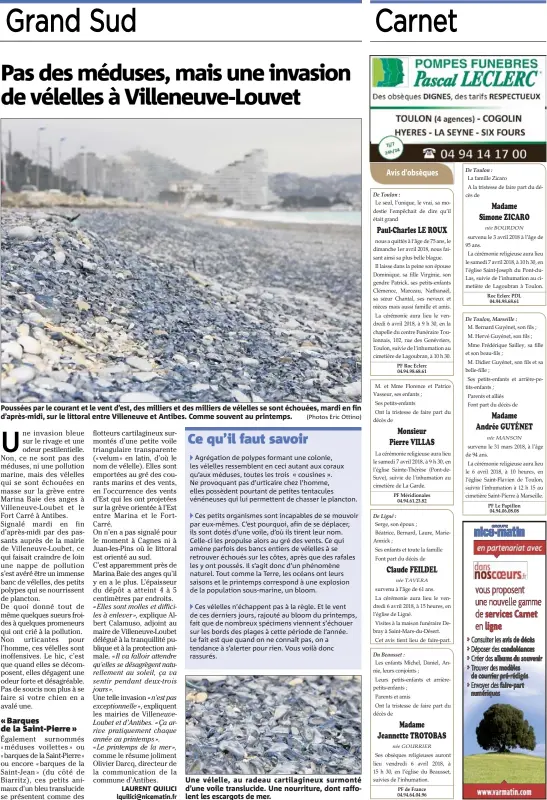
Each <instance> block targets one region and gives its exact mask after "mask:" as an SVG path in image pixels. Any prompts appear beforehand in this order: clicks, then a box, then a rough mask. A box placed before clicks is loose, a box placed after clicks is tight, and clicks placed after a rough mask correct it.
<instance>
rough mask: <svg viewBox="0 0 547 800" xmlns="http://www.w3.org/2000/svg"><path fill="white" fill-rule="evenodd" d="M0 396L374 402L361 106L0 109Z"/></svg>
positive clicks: (47, 399) (52, 399)
mask: <svg viewBox="0 0 547 800" xmlns="http://www.w3.org/2000/svg"><path fill="white" fill-rule="evenodd" d="M0 155H1V159H0V176H1V186H2V194H1V216H0V234H1V251H0V257H1V277H2V287H3V302H2V316H1V327H2V337H1V352H2V372H1V384H0V386H1V395H0V397H1V401H2V402H3V403H20V402H28V403H68V402H70V403H87V402H93V403H124V402H128V403H131V402H135V403H138V402H160V403H161V402H191V403H204V402H207V403H263V402H269V403H272V402H290V401H294V402H313V403H321V404H323V403H353V402H360V400H361V312H362V309H361V267H362V252H361V121H360V120H356V119H255V120H242V119H231V120H216V119H208V120H201V119H194V120H157V119H155V120H101V119H93V120H92V119H89V120H83V119H79V120H77V119H71V120H68V119H55V120H43V121H42V120H32V119H26V120H9V119H7V120H6V119H4V120H3V121H2V128H1V148H0Z"/></svg>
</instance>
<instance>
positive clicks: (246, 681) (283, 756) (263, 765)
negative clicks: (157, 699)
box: [185, 675, 363, 775]
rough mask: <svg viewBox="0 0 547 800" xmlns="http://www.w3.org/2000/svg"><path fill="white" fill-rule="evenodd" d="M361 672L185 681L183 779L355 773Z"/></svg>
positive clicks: (358, 765) (359, 755)
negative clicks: (195, 777) (352, 673)
mask: <svg viewBox="0 0 547 800" xmlns="http://www.w3.org/2000/svg"><path fill="white" fill-rule="evenodd" d="M362 723H363V720H362V686H361V677H360V676H359V675H294V676H292V675H225V676H217V675H210V676H203V677H201V676H200V677H196V676H191V677H190V676H189V677H187V679H186V729H185V741H186V774H187V775H359V774H360V773H361V770H362Z"/></svg>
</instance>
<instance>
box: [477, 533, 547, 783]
mask: <svg viewBox="0 0 547 800" xmlns="http://www.w3.org/2000/svg"><path fill="white" fill-rule="evenodd" d="M463 548H464V553H463V558H464V561H463V563H464V570H463V587H464V608H463V635H464V642H463V645H464V646H463V665H462V666H463V676H464V681H463V686H464V696H463V701H464V702H463V755H464V758H463V784H464V786H463V797H464V798H480V797H501V798H503V797H529V798H545V784H546V780H545V522H535V521H534V522H529V521H525V520H522V521H521V520H519V521H518V522H497V521H496V522H486V521H484V522H483V521H481V522H464V523H463Z"/></svg>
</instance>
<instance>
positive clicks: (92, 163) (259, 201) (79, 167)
mask: <svg viewBox="0 0 547 800" xmlns="http://www.w3.org/2000/svg"><path fill="white" fill-rule="evenodd" d="M150 173H151V170H150V169H143V167H142V166H141V165H140V164H138V163H136V162H135V161H134V160H133V159H132V158H131V156H129V155H123V156H116V157H110V158H100V157H99V156H97V154H96V153H93V152H84V151H82V152H80V153H78V154H77V155H75V156H73V157H72V158H70V159H68V160H67V161H65V163H64V164H63V174H64V177H65V178H67V180H69V181H71V182H72V183H75V184H76V185H77V187H78V188H79V189H85V190H86V191H89V192H100V193H103V194H108V195H114V196H121V197H126V198H129V199H132V200H133V199H136V200H149V199H151V198H153V197H157V195H158V194H159V193H160V192H161V191H162V189H165V188H167V187H169V188H170V190H171V191H173V190H175V191H181V192H183V193H187V192H188V191H189V190H190V191H191V193H193V194H196V193H197V192H198V189H199V190H201V192H203V194H204V195H206V196H215V197H216V198H217V199H218V200H219V201H230V202H232V203H234V204H235V205H239V206H258V207H260V206H264V205H266V204H267V203H268V202H269V200H270V197H271V195H270V191H269V188H268V154H267V152H266V150H260V149H257V150H251V151H250V152H249V153H246V154H245V155H244V156H243V158H241V159H239V160H237V161H232V162H231V163H230V164H227V165H226V166H225V167H221V168H220V169H217V170H216V172H214V173H213V174H212V175H203V176H201V177H200V178H199V179H196V180H194V179H186V180H183V181H177V180H167V181H166V179H165V178H166V176H165V175H164V174H162V175H161V176H160V175H157V176H155V175H154V174H153V170H152V174H150Z"/></svg>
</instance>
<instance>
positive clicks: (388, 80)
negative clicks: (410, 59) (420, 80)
mask: <svg viewBox="0 0 547 800" xmlns="http://www.w3.org/2000/svg"><path fill="white" fill-rule="evenodd" d="M404 79H405V73H404V70H403V62H402V60H401V59H400V58H373V59H372V85H373V86H374V87H378V88H380V87H381V86H384V87H385V86H400V85H401V83H403V82H404Z"/></svg>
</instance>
